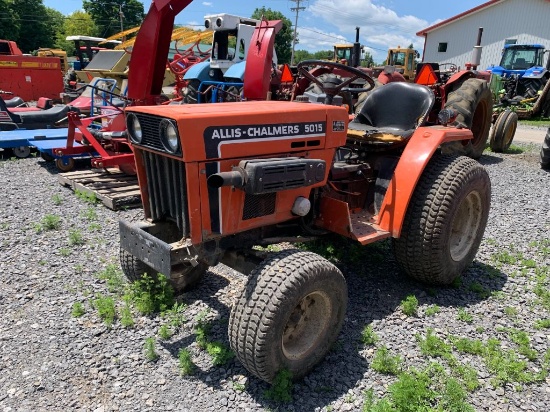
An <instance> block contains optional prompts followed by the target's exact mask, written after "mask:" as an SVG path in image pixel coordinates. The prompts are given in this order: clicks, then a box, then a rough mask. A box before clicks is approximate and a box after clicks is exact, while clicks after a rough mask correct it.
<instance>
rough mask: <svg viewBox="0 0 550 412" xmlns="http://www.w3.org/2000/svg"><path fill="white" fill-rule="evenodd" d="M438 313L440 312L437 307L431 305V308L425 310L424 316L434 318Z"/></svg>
mask: <svg viewBox="0 0 550 412" xmlns="http://www.w3.org/2000/svg"><path fill="white" fill-rule="evenodd" d="M440 311H441V309H440V308H439V306H437V305H432V306H430V307H428V308H426V310H425V311H424V314H425V315H426V316H434V315H435V314H436V313H439V312H440Z"/></svg>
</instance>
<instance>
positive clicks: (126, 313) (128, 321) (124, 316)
mask: <svg viewBox="0 0 550 412" xmlns="http://www.w3.org/2000/svg"><path fill="white" fill-rule="evenodd" d="M120 324H121V325H122V326H123V327H124V328H132V327H133V326H134V318H133V316H132V309H131V308H130V305H129V303H128V302H125V303H124V306H123V307H122V309H121V310H120Z"/></svg>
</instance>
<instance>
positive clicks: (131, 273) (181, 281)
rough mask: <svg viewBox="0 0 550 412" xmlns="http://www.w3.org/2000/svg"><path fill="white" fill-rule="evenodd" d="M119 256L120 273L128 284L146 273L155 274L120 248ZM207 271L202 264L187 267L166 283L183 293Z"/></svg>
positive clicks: (151, 269) (206, 266)
mask: <svg viewBox="0 0 550 412" xmlns="http://www.w3.org/2000/svg"><path fill="white" fill-rule="evenodd" d="M119 256H120V266H121V268H122V272H123V273H124V275H125V276H126V279H128V281H129V282H130V283H133V282H136V281H138V280H140V279H141V278H142V277H143V275H145V274H146V273H147V274H148V275H150V276H154V275H156V273H157V272H156V270H154V269H153V268H151V267H150V266H148V265H147V264H145V263H144V262H143V261H141V260H139V259H138V258H136V257H135V256H134V255H132V254H130V253H128V252H127V251H126V250H124V249H122V248H120V255H119ZM207 269H208V265H206V264H204V263H199V264H198V265H197V266H191V265H189V266H188V267H186V268H185V269H184V270H181V271H179V272H178V273H176V274H174V275H173V276H172V277H171V278H170V279H168V281H169V283H170V285H171V286H172V288H173V289H174V290H175V291H176V293H181V292H185V291H187V290H191V289H192V288H193V287H195V285H196V284H197V283H199V281H200V280H201V279H202V277H203V276H204V274H205V273H206V271H207Z"/></svg>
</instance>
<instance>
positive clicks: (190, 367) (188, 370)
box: [178, 348, 197, 375]
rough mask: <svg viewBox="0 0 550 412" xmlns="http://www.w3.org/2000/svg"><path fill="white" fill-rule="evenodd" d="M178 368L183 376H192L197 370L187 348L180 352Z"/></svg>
mask: <svg viewBox="0 0 550 412" xmlns="http://www.w3.org/2000/svg"><path fill="white" fill-rule="evenodd" d="M178 367H179V370H180V372H181V374H182V375H192V374H193V373H194V372H195V369H196V368H197V367H196V365H195V364H194V363H193V359H192V358H191V352H190V351H189V349H187V348H182V349H180V350H179V352H178Z"/></svg>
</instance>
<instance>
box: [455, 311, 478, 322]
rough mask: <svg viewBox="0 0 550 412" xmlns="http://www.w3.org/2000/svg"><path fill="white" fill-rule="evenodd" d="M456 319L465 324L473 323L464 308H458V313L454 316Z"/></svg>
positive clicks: (470, 315)
mask: <svg viewBox="0 0 550 412" xmlns="http://www.w3.org/2000/svg"><path fill="white" fill-rule="evenodd" d="M456 318H457V319H458V320H460V321H462V322H466V323H472V322H473V321H474V317H473V315H472V314H470V313H468V311H467V310H466V309H464V308H459V309H458V313H457V315H456Z"/></svg>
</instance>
